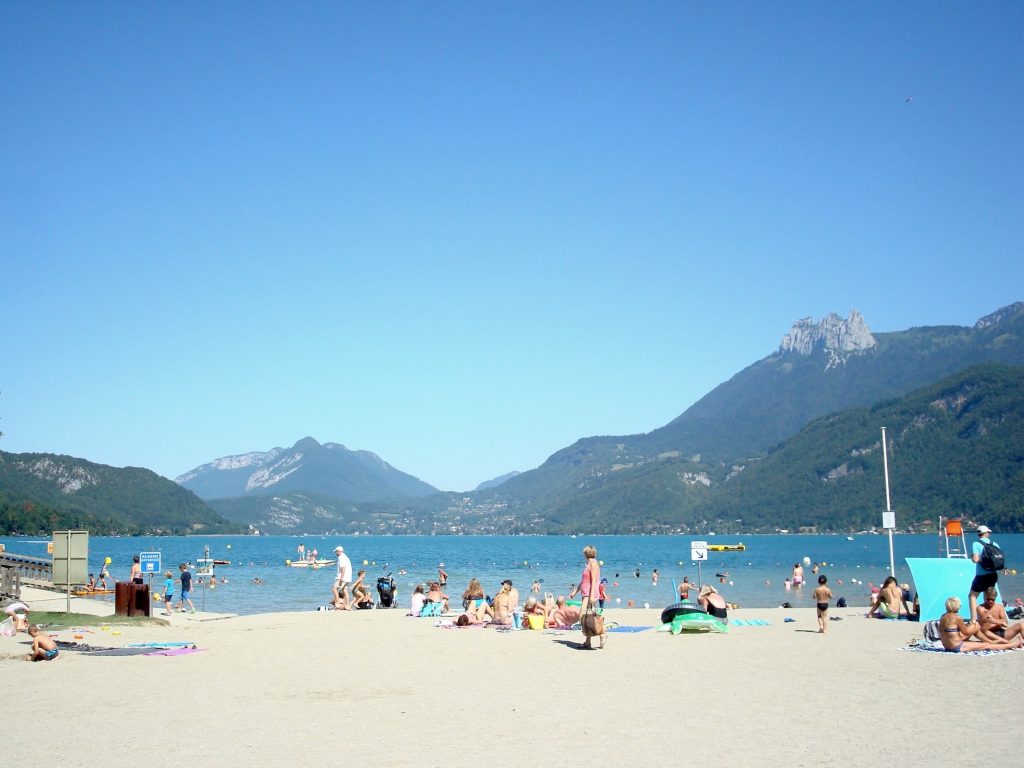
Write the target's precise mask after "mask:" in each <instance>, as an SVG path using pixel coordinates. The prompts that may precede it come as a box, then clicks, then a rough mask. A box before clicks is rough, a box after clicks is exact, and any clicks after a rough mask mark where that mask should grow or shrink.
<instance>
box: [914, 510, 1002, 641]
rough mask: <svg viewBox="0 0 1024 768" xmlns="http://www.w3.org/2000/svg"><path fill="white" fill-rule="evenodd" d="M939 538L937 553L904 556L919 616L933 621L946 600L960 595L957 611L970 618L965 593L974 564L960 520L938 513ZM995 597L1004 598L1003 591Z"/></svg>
mask: <svg viewBox="0 0 1024 768" xmlns="http://www.w3.org/2000/svg"><path fill="white" fill-rule="evenodd" d="M939 539H940V541H939V556H938V557H908V558H907V566H908V567H909V568H910V573H911V575H912V576H913V578H914V586H915V587H916V588H917V599H918V601H919V603H920V606H921V613H920V619H919V620H920V621H932V620H933V619H937V618H939V617H940V616H942V614H944V613H945V612H946V600H947V599H948V598H950V597H959V598H960V615H961V616H963V618H965V619H970V617H971V609H970V606H969V605H968V602H967V597H968V595H969V594H970V591H971V582H972V581H973V580H974V574H975V573H976V568H975V566H974V561H973V560H971V556H970V553H969V551H968V549H967V541H966V539H965V537H964V527H963V520H962V519H961V518H959V517H955V518H944V517H940V518H939ZM998 590H999V587H998V585H997V586H996V591H997V592H998ZM998 599H999V600H1002V599H1003V596H1002V594H998Z"/></svg>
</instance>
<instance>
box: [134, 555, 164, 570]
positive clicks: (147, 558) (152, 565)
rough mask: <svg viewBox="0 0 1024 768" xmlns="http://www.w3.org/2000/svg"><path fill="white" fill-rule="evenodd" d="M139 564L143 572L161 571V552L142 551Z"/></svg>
mask: <svg viewBox="0 0 1024 768" xmlns="http://www.w3.org/2000/svg"><path fill="white" fill-rule="evenodd" d="M139 565H140V566H142V572H143V573H160V553H159V552H140V553H139Z"/></svg>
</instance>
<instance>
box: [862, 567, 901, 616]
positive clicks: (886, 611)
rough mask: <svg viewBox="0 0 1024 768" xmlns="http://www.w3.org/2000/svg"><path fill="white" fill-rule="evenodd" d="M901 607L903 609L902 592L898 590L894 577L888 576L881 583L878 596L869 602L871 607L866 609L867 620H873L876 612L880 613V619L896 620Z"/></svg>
mask: <svg viewBox="0 0 1024 768" xmlns="http://www.w3.org/2000/svg"><path fill="white" fill-rule="evenodd" d="M901 607H903V590H901V589H900V588H899V585H898V584H897V583H896V579H895V577H893V576H889V577H887V578H886V580H885V581H884V582H882V588H881V589H880V590H878V594H877V595H875V599H874V600H873V601H872V602H871V607H870V608H868V618H874V616H875V611H876V610H877V611H879V613H880V618H883V619H898V618H899V617H900V608H901Z"/></svg>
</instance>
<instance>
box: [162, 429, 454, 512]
mask: <svg viewBox="0 0 1024 768" xmlns="http://www.w3.org/2000/svg"><path fill="white" fill-rule="evenodd" d="M175 482H177V483H178V484H179V485H181V486H183V487H185V488H188V489H189V490H190V491H192V492H193V493H195V494H196V495H197V496H199V497H200V498H203V499H223V498H231V497H239V496H267V495H278V494H283V493H289V492H292V491H302V492H306V493H311V494H320V495H326V496H333V497H337V498H342V499H347V500H349V501H354V502H363V501H385V500H389V499H402V498H416V497H420V496H430V495H431V494H434V493H438V490H437V488H435V487H434V486H432V485H428V484H427V483H425V482H423V481H422V480H419V479H417V478H415V477H413V476H412V475H407V474H405V473H404V472H400V471H398V470H397V469H395V468H394V467H392V466H391V465H390V464H388V463H387V462H386V461H384V460H382V459H381V458H380V457H379V456H377V454H375V453H370V452H369V451H350V450H348V449H347V448H346V447H345V446H343V445H339V444H337V443H324V444H323V445H321V444H320V443H318V442H317V441H316V440H314V439H313V438H312V437H304V438H302V439H301V440H299V441H298V442H297V443H295V445H293V446H292V447H291V448H288V449H283V448H273V449H271V450H269V451H264V452H256V453H246V454H242V455H240V456H225V457H224V458H221V459H215V460H214V461H211V462H209V463H207V464H203V465H202V466H199V467H196V468H195V469H193V470H192V471H190V472H186V473H185V474H184V475H181V476H180V477H178V478H177V479H176V480H175Z"/></svg>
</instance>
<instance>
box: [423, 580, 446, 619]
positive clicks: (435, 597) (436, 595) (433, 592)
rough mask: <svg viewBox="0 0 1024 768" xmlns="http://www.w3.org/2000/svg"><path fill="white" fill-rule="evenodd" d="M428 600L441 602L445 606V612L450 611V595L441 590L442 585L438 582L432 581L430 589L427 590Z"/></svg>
mask: <svg viewBox="0 0 1024 768" xmlns="http://www.w3.org/2000/svg"><path fill="white" fill-rule="evenodd" d="M427 600H429V601H430V602H432V603H441V604H442V605H443V606H444V608H443V610H444V612H445V613H447V612H448V595H446V594H445V593H444V592H442V591H441V585H440V584H439V583H438V582H436V581H435V582H432V583H431V585H430V591H429V592H427Z"/></svg>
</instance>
